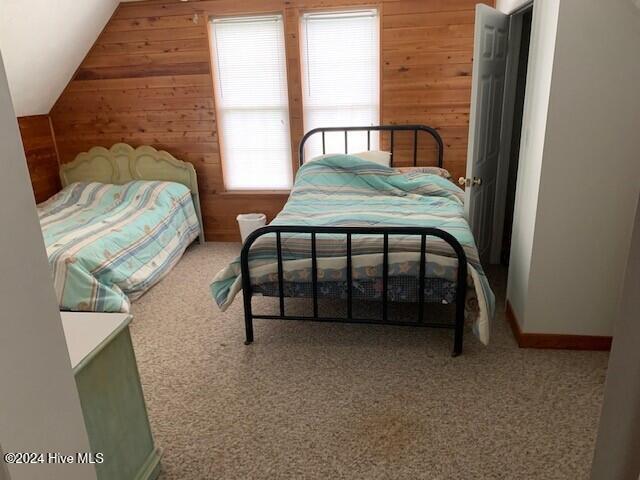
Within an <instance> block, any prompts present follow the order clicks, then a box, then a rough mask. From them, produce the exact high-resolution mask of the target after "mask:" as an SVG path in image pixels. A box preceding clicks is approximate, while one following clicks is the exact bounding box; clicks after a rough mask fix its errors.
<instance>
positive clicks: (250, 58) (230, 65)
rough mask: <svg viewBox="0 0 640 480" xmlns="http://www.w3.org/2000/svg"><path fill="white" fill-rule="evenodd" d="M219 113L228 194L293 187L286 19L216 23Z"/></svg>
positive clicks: (214, 40) (213, 26) (274, 17)
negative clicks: (285, 38) (230, 192)
mask: <svg viewBox="0 0 640 480" xmlns="http://www.w3.org/2000/svg"><path fill="white" fill-rule="evenodd" d="M210 27H211V29H212V32H211V42H212V44H213V45H212V50H213V62H214V82H215V90H216V109H217V121H218V127H219V134H220V136H221V138H220V143H221V148H222V166H223V171H224V182H225V186H226V188H227V189H228V190H248V189H257V190H259V189H288V188H290V187H291V177H292V169H291V141H290V134H289V106H288V96H287V75H286V59H285V50H284V29H283V22H282V16H281V15H270V16H260V17H239V18H224V19H214V20H212V21H211V25H210Z"/></svg>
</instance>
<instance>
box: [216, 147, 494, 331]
mask: <svg viewBox="0 0 640 480" xmlns="http://www.w3.org/2000/svg"><path fill="white" fill-rule="evenodd" d="M463 196H464V193H463V191H462V190H461V189H460V188H459V187H458V186H456V185H454V184H453V183H452V182H450V181H449V180H447V179H446V178H443V177H440V176H438V175H434V174H430V173H422V172H420V171H416V172H414V173H400V172H399V171H397V170H395V169H393V168H389V167H385V166H382V165H379V164H376V163H373V162H369V161H366V160H362V159H360V158H357V157H354V156H349V155H335V156H329V157H324V158H322V159H319V160H316V161H313V162H309V163H306V164H305V165H303V166H302V167H301V168H300V170H299V171H298V174H297V176H296V181H295V184H294V187H293V189H292V191H291V195H290V197H289V200H288V201H287V204H286V205H285V207H284V209H283V210H282V212H280V214H279V215H278V216H277V217H276V218H275V219H274V221H273V222H272V223H271V225H300V226H377V227H380V226H413V227H434V228H439V229H442V230H444V231H446V232H448V233H450V234H452V235H453V236H454V237H455V238H456V239H457V240H458V242H459V243H460V244H461V246H462V247H463V248H464V251H465V253H466V255H467V261H468V266H469V269H468V271H469V276H468V277H469V278H468V285H469V286H470V288H468V289H467V292H468V293H467V298H466V299H465V310H466V317H467V318H468V319H469V320H470V321H472V323H473V330H474V333H475V334H476V335H477V336H478V338H479V339H480V340H481V341H482V342H483V343H487V342H488V340H489V320H490V319H491V318H492V317H493V313H494V296H493V293H492V291H491V288H490V287H489V283H488V281H487V278H486V276H485V275H484V272H483V270H482V267H481V265H480V261H479V259H478V251H477V249H476V246H475V242H474V239H473V235H472V233H471V230H470V228H469V225H468V223H467V221H466V219H465V216H464V205H463ZM309 252H310V240H309V234H282V253H283V259H284V263H283V266H284V281H285V282H287V283H288V284H289V285H292V284H295V283H296V282H303V283H304V282H309V281H310V278H311V260H310V253H309ZM345 252H346V238H345V235H318V236H317V254H318V263H317V268H318V280H319V284H320V288H322V283H323V282H325V283H327V284H328V283H329V282H344V281H345V280H346V279H345V277H346V270H345V264H346V260H345ZM381 252H382V237H381V236H380V235H377V236H376V235H357V236H356V235H354V236H353V238H352V253H353V280H354V282H358V281H363V280H364V281H378V283H381V282H380V279H381V277H382V258H383V257H382V253H381ZM389 252H390V253H389V275H390V277H396V278H400V277H413V278H414V279H416V278H417V277H418V272H419V263H420V262H419V259H420V255H419V252H420V237H419V236H407V235H393V236H390V237H389ZM250 270H251V281H252V285H254V286H256V288H255V291H256V292H258V291H260V290H261V289H260V286H261V285H264V286H266V285H273V284H274V283H275V282H277V257H276V248H275V235H273V234H268V235H264V236H262V237H260V238H259V239H257V240H256V242H255V243H254V244H253V246H252V248H251V254H250ZM456 274H457V257H456V256H455V253H454V252H453V250H452V249H451V247H450V246H449V244H447V243H446V242H444V241H443V240H440V239H439V238H436V237H428V240H427V265H426V275H427V284H429V280H430V279H431V280H434V279H438V280H445V281H449V282H455V279H456ZM241 287H242V286H241V278H240V259H239V258H238V259H236V260H235V261H234V262H232V263H231V264H230V265H229V266H228V267H226V268H225V269H224V270H222V271H221V272H219V273H218V275H217V276H216V277H215V278H214V280H213V282H212V284H211V292H212V295H213V298H214V299H215V301H216V303H217V304H218V306H219V307H220V308H221V309H222V310H224V309H226V308H227V307H228V306H229V304H230V303H231V302H232V301H233V298H234V297H235V295H236V294H237V292H238V291H240V290H241ZM268 290H269V288H264V289H263V290H262V291H268ZM400 297H401V295H400ZM431 297H432V295H427V296H426V298H431ZM392 300H393V299H392ZM400 300H401V299H400ZM439 301H441V302H442V303H447V300H446V299H444V298H442V299H440V300H439Z"/></svg>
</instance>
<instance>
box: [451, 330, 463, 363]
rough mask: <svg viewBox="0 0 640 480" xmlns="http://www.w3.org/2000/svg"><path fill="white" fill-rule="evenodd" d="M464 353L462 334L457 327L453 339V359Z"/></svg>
mask: <svg viewBox="0 0 640 480" xmlns="http://www.w3.org/2000/svg"><path fill="white" fill-rule="evenodd" d="M461 353H462V332H458V328H457V327H456V333H455V337H454V339H453V353H452V354H451V356H452V357H457V356H458V355H460V354H461Z"/></svg>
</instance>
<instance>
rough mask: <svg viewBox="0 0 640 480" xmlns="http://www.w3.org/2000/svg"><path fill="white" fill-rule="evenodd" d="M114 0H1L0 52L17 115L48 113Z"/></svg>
mask: <svg viewBox="0 0 640 480" xmlns="http://www.w3.org/2000/svg"><path fill="white" fill-rule="evenodd" d="M118 3H119V1H118V0H55V1H53V0H0V51H1V52H2V57H3V60H4V64H5V68H6V71H7V76H8V78H9V89H10V90H11V97H12V99H13V105H14V108H15V111H16V115H18V116H26V115H37V114H43V113H49V111H50V110H51V107H52V106H53V104H54V103H55V101H56V100H57V99H58V97H59V96H60V94H61V93H62V90H63V89H64V88H65V87H66V85H67V83H68V82H69V80H70V79H71V77H72V76H73V73H74V72H75V70H76V68H78V65H80V63H81V62H82V59H83V58H84V56H85V55H86V54H87V52H88V51H89V49H90V48H91V46H92V45H93V43H94V42H95V40H96V39H97V38H98V35H99V34H100V32H101V30H102V29H103V28H104V26H105V25H106V23H107V21H108V20H109V18H110V17H111V15H112V14H113V12H114V10H115V8H116V6H117V5H118Z"/></svg>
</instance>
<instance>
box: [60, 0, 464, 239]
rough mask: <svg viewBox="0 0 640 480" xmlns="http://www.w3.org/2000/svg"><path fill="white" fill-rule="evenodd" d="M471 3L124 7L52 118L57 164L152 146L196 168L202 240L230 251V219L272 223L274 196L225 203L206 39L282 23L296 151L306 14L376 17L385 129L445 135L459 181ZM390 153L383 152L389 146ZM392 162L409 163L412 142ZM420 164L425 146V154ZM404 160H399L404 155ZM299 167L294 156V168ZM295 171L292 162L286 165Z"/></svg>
mask: <svg viewBox="0 0 640 480" xmlns="http://www.w3.org/2000/svg"><path fill="white" fill-rule="evenodd" d="M475 3H476V0H382V1H380V0H378V2H370V1H364V0H247V1H243V2H238V1H237V0H202V1H190V2H179V1H177V0H174V1H169V0H150V1H147V2H135V3H123V4H121V5H120V7H119V8H118V9H117V10H116V12H115V14H114V16H113V18H112V19H111V20H110V22H109V23H108V25H107V26H106V28H105V30H104V32H103V33H102V34H101V35H100V37H99V39H98V40H97V42H96V44H95V45H94V46H93V48H92V49H91V51H90V53H89V54H88V56H87V57H86V59H85V60H84V62H83V63H82V65H81V66H80V68H79V69H78V71H77V73H76V75H75V77H74V79H73V80H72V81H71V82H70V84H69V85H68V87H67V89H66V90H65V92H64V93H63V95H62V96H61V97H60V99H59V100H58V102H57V103H56V105H55V106H54V108H53V110H52V112H51V117H52V120H53V125H54V128H55V131H56V134H57V143H58V148H59V153H60V160H61V162H68V161H70V160H72V159H73V158H74V157H75V155H76V154H77V153H79V152H81V151H84V150H87V149H88V148H90V147H92V146H94V145H104V146H109V145H111V144H112V143H115V142H120V141H123V142H128V143H130V144H132V145H134V146H136V145H140V144H151V145H153V146H155V147H156V148H162V149H166V150H167V151H169V152H170V153H172V154H173V155H174V156H175V157H177V158H179V159H182V160H187V161H190V162H192V163H193V164H194V165H195V167H196V170H197V172H198V179H199V182H200V187H201V190H202V192H201V198H202V210H203V215H204V223H205V230H206V234H207V236H208V238H209V239H212V240H237V239H238V238H239V234H238V231H237V226H236V222H235V217H236V215H237V214H238V213H242V212H248V211H260V212H265V213H267V215H268V217H270V218H271V217H273V216H274V215H275V214H276V213H277V212H278V211H279V210H280V209H281V208H282V205H283V204H284V202H285V201H286V199H287V194H286V193H282V192H262V193H260V194H252V193H237V192H225V191H224V184H223V179H222V170H221V164H220V154H219V145H218V137H217V130H216V119H215V108H214V96H213V85H212V77H211V71H210V70H211V69H210V55H209V43H208V31H207V17H208V16H210V15H235V14H249V13H252V14H255V13H263V12H271V13H272V12H276V11H280V12H283V13H284V17H285V38H286V55H287V68H288V72H287V75H288V82H289V109H290V123H291V128H292V151H293V152H295V151H296V147H297V144H298V142H299V139H300V137H301V136H302V134H303V131H304V127H303V124H302V91H301V79H300V64H299V57H300V55H299V43H298V28H299V16H300V14H301V11H303V10H305V9H315V8H328V9H335V8H343V7H352V6H356V5H366V6H371V5H372V4H373V5H377V6H378V8H380V10H381V19H382V20H381V22H382V24H381V73H382V76H381V82H382V85H381V117H382V118H381V121H382V123H398V124H400V123H424V124H427V125H432V126H434V127H436V128H438V130H439V131H440V132H441V134H442V136H443V138H444V141H445V144H446V147H445V167H447V168H448V169H449V170H450V171H451V172H452V174H453V176H454V177H457V176H460V175H463V174H464V171H465V162H466V149H467V132H468V121H469V100H470V92H471V60H472V58H471V57H472V50H473V21H474V8H475ZM385 143H386V141H385ZM397 147H398V154H399V156H400V157H402V154H403V153H407V154H408V153H409V151H410V147H409V145H408V137H407V138H405V139H402V138H398V143H397ZM422 147H423V149H424V150H425V151H427V152H430V151H431V150H432V146H430V145H427V144H426V143H423V145H422ZM402 150H404V152H403V151H402ZM294 158H295V156H294ZM294 163H295V160H294Z"/></svg>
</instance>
